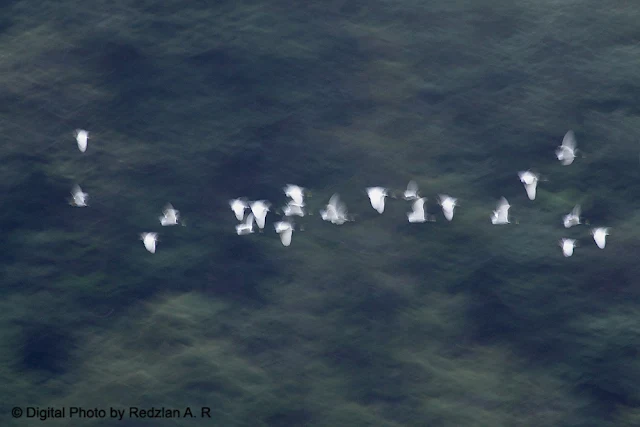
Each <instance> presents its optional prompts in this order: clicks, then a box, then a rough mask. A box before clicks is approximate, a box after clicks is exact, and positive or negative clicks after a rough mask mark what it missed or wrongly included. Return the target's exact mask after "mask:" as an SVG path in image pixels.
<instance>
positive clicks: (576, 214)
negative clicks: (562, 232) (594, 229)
mask: <svg viewBox="0 0 640 427" xmlns="http://www.w3.org/2000/svg"><path fill="white" fill-rule="evenodd" d="M562 223H563V224H564V228H571V227H573V226H574V225H578V224H580V205H575V206H574V208H573V210H572V211H571V212H569V213H568V214H567V215H565V216H564V217H562Z"/></svg>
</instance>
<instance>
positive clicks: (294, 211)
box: [282, 201, 304, 217]
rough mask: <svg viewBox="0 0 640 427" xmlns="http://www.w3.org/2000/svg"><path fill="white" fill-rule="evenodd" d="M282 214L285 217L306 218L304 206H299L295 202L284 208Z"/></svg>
mask: <svg viewBox="0 0 640 427" xmlns="http://www.w3.org/2000/svg"><path fill="white" fill-rule="evenodd" d="M282 214H283V215H284V216H299V217H303V216H304V205H299V204H297V203H295V202H294V201H290V202H289V203H287V204H286V205H285V206H284V208H282Z"/></svg>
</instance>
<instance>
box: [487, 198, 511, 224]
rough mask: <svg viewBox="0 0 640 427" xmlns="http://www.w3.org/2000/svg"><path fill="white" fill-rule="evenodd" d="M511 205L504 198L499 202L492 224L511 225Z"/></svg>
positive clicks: (492, 216) (492, 217)
mask: <svg viewBox="0 0 640 427" xmlns="http://www.w3.org/2000/svg"><path fill="white" fill-rule="evenodd" d="M510 207H511V205H510V204H509V202H508V201H507V199H505V198H504V197H503V198H501V199H500V201H498V205H497V206H496V210H495V211H493V215H491V223H492V224H494V225H499V224H509V208H510Z"/></svg>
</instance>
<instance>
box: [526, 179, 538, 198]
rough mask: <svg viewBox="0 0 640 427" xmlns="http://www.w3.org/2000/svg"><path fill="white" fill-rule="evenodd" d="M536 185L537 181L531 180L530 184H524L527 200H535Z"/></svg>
mask: <svg viewBox="0 0 640 427" xmlns="http://www.w3.org/2000/svg"><path fill="white" fill-rule="evenodd" d="M537 186H538V183H537V182H533V183H531V184H524V189H525V190H526V191H527V197H529V200H535V198H536V187H537Z"/></svg>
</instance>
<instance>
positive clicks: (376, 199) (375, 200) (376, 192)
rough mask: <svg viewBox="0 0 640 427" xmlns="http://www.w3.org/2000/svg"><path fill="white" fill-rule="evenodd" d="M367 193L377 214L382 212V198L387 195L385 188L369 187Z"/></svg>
mask: <svg viewBox="0 0 640 427" xmlns="http://www.w3.org/2000/svg"><path fill="white" fill-rule="evenodd" d="M367 194H368V195H369V200H370V201H371V207H373V209H375V210H376V211H378V213H379V214H381V213H383V212H384V198H385V197H387V189H386V188H383V187H369V188H367Z"/></svg>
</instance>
